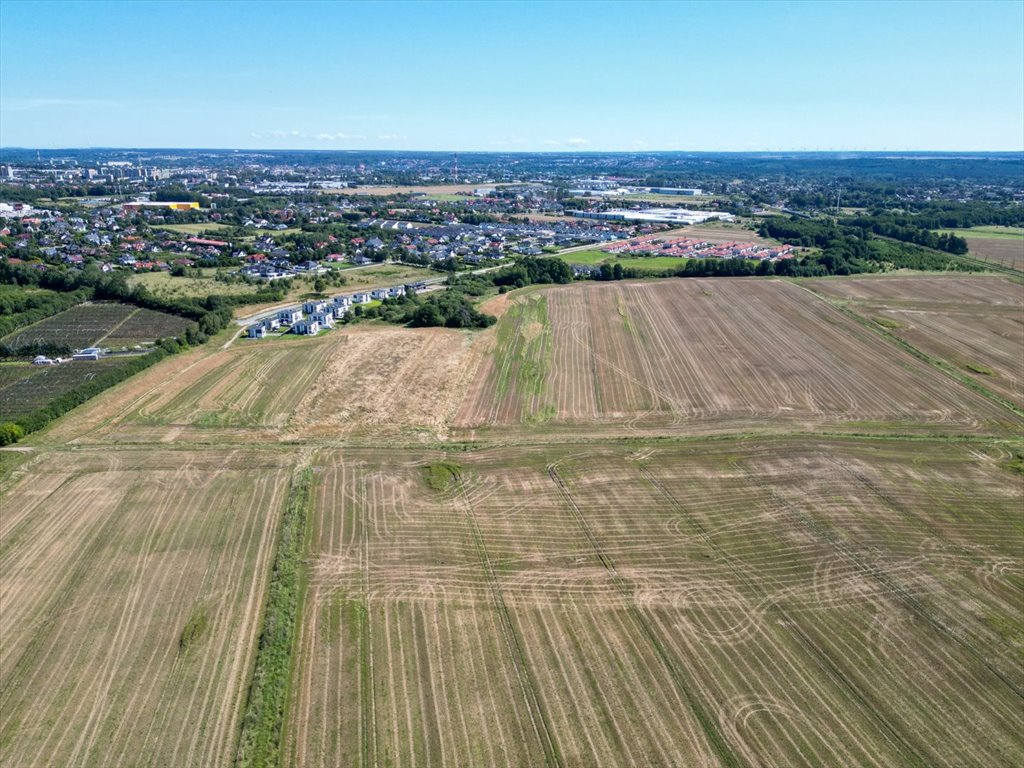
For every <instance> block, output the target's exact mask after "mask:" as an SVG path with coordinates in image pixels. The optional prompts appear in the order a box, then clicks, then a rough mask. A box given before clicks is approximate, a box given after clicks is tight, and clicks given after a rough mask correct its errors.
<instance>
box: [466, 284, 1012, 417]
mask: <svg viewBox="0 0 1024 768" xmlns="http://www.w3.org/2000/svg"><path fill="white" fill-rule="evenodd" d="M879 370H884V371H885V372H886V375H885V376H884V377H880V376H879V375H878V371H879ZM1021 423H1022V422H1021V419H1020V418H1019V417H1018V416H1016V415H1015V414H1013V413H1012V412H1011V411H1009V410H1007V409H1006V408H1004V407H1002V406H999V405H997V404H995V403H993V402H992V401H990V400H988V399H986V398H985V397H983V396H981V395H980V394H976V393H974V392H971V391H970V390H967V389H966V388H965V387H964V386H963V385H962V384H961V383H959V382H957V381H955V380H953V379H951V378H949V377H948V376H947V375H946V374H944V373H943V372H941V371H938V370H936V369H935V368H934V367H932V366H930V365H928V364H927V363H925V362H922V361H918V360H916V359H914V358H913V357H911V356H910V355H909V354H907V353H906V352H904V351H902V350H900V349H898V348H896V347H895V346H894V345H893V344H891V343H890V342H888V341H886V340H885V339H884V338H881V337H880V336H879V335H878V334H876V333H873V332H872V331H871V330H870V329H867V328H863V327H862V326H860V324H858V323H857V322H856V321H854V320H852V319H849V318H847V317H845V316H844V315H843V314H842V313H841V312H839V311H838V310H836V309H833V308H831V307H830V306H828V304H827V303H825V302H824V301H821V300H820V299H815V298H814V297H813V296H811V295H809V294H808V293H807V292H806V291H804V290H802V289H801V288H799V287H797V286H796V285H794V284H792V283H787V282H784V281H780V280H773V281H763V280H750V279H748V280H736V279H711V280H666V281H661V282H658V283H635V282H633V283H631V282H623V283H611V284H586V285H573V286H567V287H558V288H553V289H551V290H547V291H543V292H534V293H530V294H528V295H526V296H525V297H523V298H522V299H520V300H518V301H515V302H513V303H512V304H511V305H510V306H509V309H508V311H507V312H506V314H505V316H504V317H503V318H502V320H501V321H500V322H499V324H498V326H497V331H496V339H495V346H494V350H493V352H492V353H491V355H490V356H489V359H488V360H487V361H486V362H485V364H484V365H483V366H481V368H480V370H479V371H478V373H477V376H476V379H475V380H474V383H473V386H472V388H471V390H470V394H469V395H468V396H467V398H466V400H465V401H464V402H463V406H462V408H461V410H460V412H459V416H458V417H457V419H456V425H457V426H458V427H461V428H465V429H466V430H468V432H467V434H469V435H473V436H476V437H487V436H488V435H490V434H496V433H497V432H500V433H502V434H503V435H505V436H506V437H507V436H509V435H510V434H518V433H519V432H520V431H524V432H525V431H529V430H530V429H532V428H533V427H535V426H536V425H538V424H544V425H545V427H546V429H545V430H544V432H545V433H550V432H551V431H552V430H556V431H557V430H558V429H560V428H563V429H565V430H566V431H571V432H575V433H578V434H581V435H583V434H586V435H593V434H596V433H600V432H602V431H604V430H609V431H611V432H614V433H615V434H633V435H637V436H639V435H643V434H651V433H658V434H691V435H692V434H704V433H707V432H742V431H746V430H750V429H769V430H773V431H775V430H781V431H785V430H803V429H815V430H820V429H829V430H833V429H839V430H863V429H872V430H873V429H879V430H883V431H898V432H906V433H910V432H916V433H922V432H923V433H927V432H941V433H950V432H959V433H971V432H982V433H989V432H991V431H993V430H995V431H1001V430H1005V429H1017V430H1019V429H1020V427H1021ZM517 427H518V428H520V429H517Z"/></svg>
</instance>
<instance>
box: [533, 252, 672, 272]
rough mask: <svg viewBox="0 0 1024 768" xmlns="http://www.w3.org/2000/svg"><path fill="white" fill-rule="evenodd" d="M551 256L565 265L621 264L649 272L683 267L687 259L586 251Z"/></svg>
mask: <svg viewBox="0 0 1024 768" xmlns="http://www.w3.org/2000/svg"><path fill="white" fill-rule="evenodd" d="M552 255H553V256H557V257H558V258H560V259H562V260H563V261H565V262H566V263H567V264H590V265H595V264H621V265H622V266H623V267H633V268H635V269H646V270H649V271H651V272H663V271H666V270H671V269H678V268H680V267H685V266H686V262H687V261H688V259H686V258H683V257H681V256H647V257H641V256H634V257H630V256H618V255H616V254H614V253H606V252H605V251H597V250H586V251H572V252H570V253H566V254H559V253H555V254H552Z"/></svg>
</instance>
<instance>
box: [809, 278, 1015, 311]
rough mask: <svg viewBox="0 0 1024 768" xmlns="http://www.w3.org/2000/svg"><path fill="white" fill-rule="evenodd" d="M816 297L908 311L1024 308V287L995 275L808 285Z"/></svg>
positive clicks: (832, 281) (818, 281) (837, 280)
mask: <svg viewBox="0 0 1024 768" xmlns="http://www.w3.org/2000/svg"><path fill="white" fill-rule="evenodd" d="M804 282H805V284H806V285H807V286H809V287H810V288H811V289H813V290H814V291H815V292H816V293H821V294H822V295H825V296H829V297H831V298H835V299H840V300H849V301H856V302H865V303H866V302H882V303H885V304H886V305H887V306H891V307H906V308H908V309H942V308H949V309H955V308H956V307H964V306H970V307H971V308H980V307H984V306H993V307H1003V308H1006V309H1009V310H1016V309H1020V308H1021V307H1022V306H1024V287H1022V286H1021V285H1020V284H1019V283H1015V282H1013V281H1012V280H1007V279H1006V278H1003V277H993V276H991V275H958V276H956V277H953V276H936V275H870V276H864V277H843V278H822V279H813V280H806V281H804Z"/></svg>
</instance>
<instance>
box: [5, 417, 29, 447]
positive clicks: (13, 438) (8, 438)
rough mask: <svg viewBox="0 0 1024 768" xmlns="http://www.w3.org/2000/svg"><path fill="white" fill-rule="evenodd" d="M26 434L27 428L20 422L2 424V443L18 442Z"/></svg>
mask: <svg viewBox="0 0 1024 768" xmlns="http://www.w3.org/2000/svg"><path fill="white" fill-rule="evenodd" d="M24 436H25V430H24V429H23V428H22V426H21V425H20V424H14V423H13V422H10V421H8V422H6V423H4V424H0V445H10V444H11V443H16V442H18V441H19V440H20V439H21V438H23V437H24Z"/></svg>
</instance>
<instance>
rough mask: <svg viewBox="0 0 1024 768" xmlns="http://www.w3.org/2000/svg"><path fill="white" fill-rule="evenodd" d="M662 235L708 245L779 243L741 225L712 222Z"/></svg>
mask: <svg viewBox="0 0 1024 768" xmlns="http://www.w3.org/2000/svg"><path fill="white" fill-rule="evenodd" d="M663 235H666V236H668V235H670V236H672V237H693V238H697V239H699V240H706V241H707V242H709V243H734V242H739V243H761V244H764V245H777V244H778V242H779V241H777V240H773V239H772V238H768V237H761V236H760V235H759V234H757V232H755V231H754V230H752V229H747V228H746V227H745V226H743V225H741V224H729V223H726V222H719V221H712V222H708V223H707V224H694V225H693V226H692V227H684V228H682V229H675V230H672V231H671V232H665V233H663Z"/></svg>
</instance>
